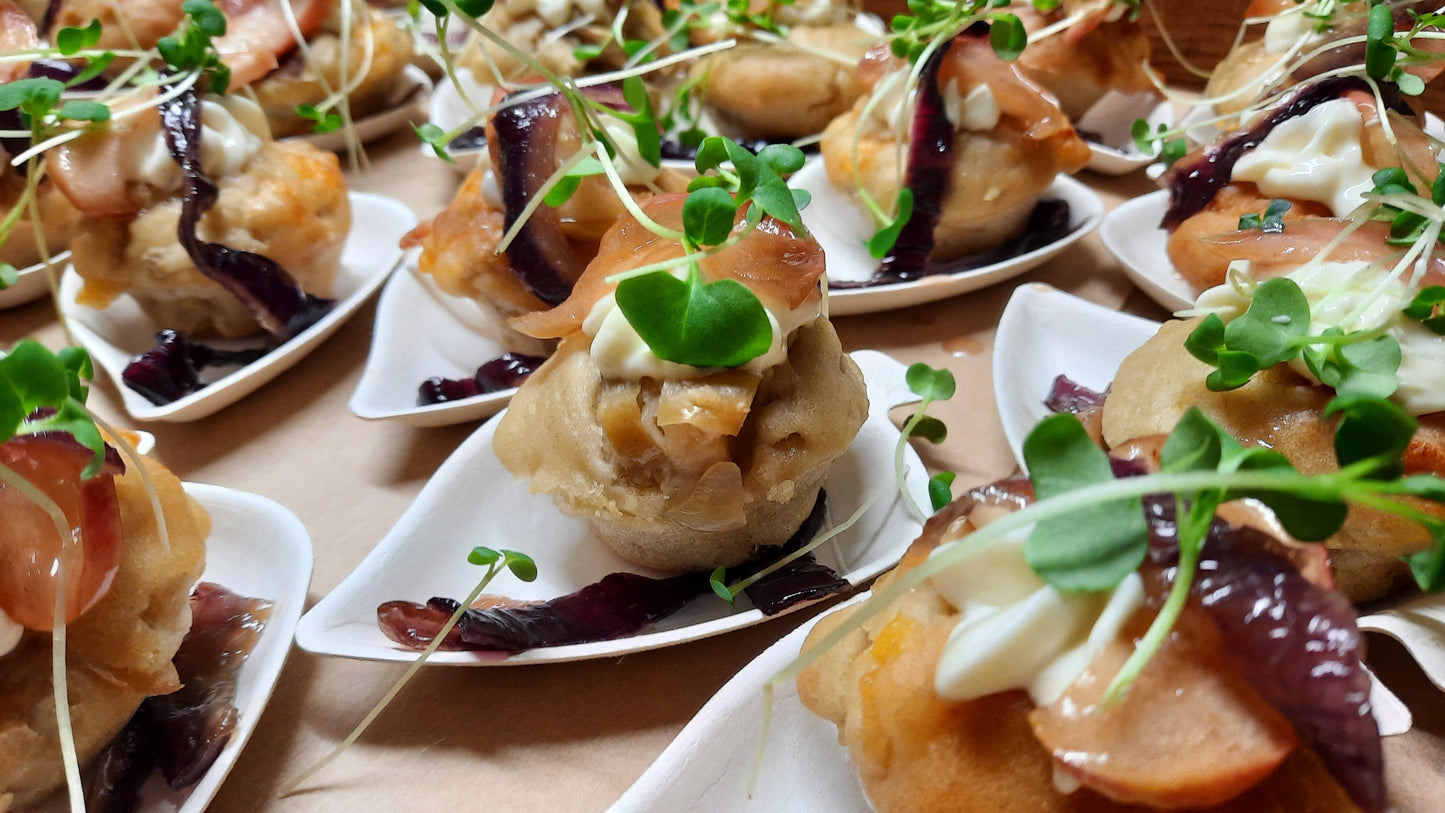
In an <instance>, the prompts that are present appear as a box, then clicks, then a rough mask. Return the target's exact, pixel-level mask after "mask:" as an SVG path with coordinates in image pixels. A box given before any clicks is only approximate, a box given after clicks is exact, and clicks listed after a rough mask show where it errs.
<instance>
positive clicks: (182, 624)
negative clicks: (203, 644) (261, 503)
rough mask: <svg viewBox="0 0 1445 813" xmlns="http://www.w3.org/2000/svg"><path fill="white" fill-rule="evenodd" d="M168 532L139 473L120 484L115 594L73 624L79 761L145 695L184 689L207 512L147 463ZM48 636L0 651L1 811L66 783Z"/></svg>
mask: <svg viewBox="0 0 1445 813" xmlns="http://www.w3.org/2000/svg"><path fill="white" fill-rule="evenodd" d="M145 463H146V470H147V471H148V472H149V473H150V476H151V479H152V480H153V481H154V482H155V486H156V491H157V492H158V493H159V495H160V499H161V507H162V510H163V511H164V513H165V518H166V527H167V529H168V530H169V536H170V547H169V549H167V548H166V547H165V546H164V545H163V543H162V540H161V538H160V535H159V533H158V532H157V529H156V522H155V515H154V513H153V512H152V509H151V502H150V498H149V497H148V496H147V494H146V490H145V487H144V485H143V484H142V481H141V478H140V475H139V474H138V473H137V472H136V471H134V470H131V471H128V472H127V473H126V474H125V475H124V476H122V477H117V478H116V481H115V485H116V496H117V497H118V499H119V501H120V514H121V525H122V527H123V529H124V534H125V542H124V548H123V549H122V556H121V562H120V569H119V571H118V572H117V573H116V575H115V580H114V582H112V584H111V588H110V592H108V593H106V595H105V597H104V598H102V599H101V600H100V602H99V603H97V604H96V605H95V606H94V607H92V608H91V609H90V611H89V612H87V613H86V614H85V615H83V616H81V617H80V618H79V619H77V620H76V621H75V622H74V623H72V624H70V626H69V627H68V630H67V640H66V663H67V673H66V674H67V680H68V681H69V690H70V713H71V720H72V724H73V728H74V731H75V743H76V750H77V753H78V754H79V757H80V760H81V762H82V764H84V763H85V762H87V761H89V760H90V759H91V758H92V757H94V756H95V755H96V754H97V753H98V752H99V751H100V750H101V748H102V747H104V746H105V745H106V744H107V743H108V742H109V741H110V740H111V739H112V738H113V737H114V736H115V735H116V733H117V732H119V731H120V729H121V727H122V726H124V725H125V723H126V721H128V720H129V719H130V717H131V715H132V714H134V713H135V710H136V708H137V707H138V706H139V705H140V702H141V701H142V700H144V699H145V698H146V697H147V696H148V695H153V694H165V693H168V692H172V691H175V690H176V689H177V688H179V684H178V683H177V681H176V671H175V668H174V667H173V666H172V664H171V658H172V656H174V655H175V652H176V649H177V648H178V647H179V646H180V644H181V640H182V639H183V638H185V635H186V632H187V631H188V630H189V629H190V627H191V607H190V593H191V587H192V585H193V584H194V583H195V581H196V579H198V578H200V575H201V570H202V567H203V565H204V562H205V540H206V536H207V534H208V533H209V532H210V517H209V516H208V515H207V514H206V512H205V510H204V509H202V508H201V507H200V505H199V504H197V503H196V502H195V500H193V499H191V498H190V497H189V496H187V495H186V493H185V492H184V491H183V490H182V487H181V482H180V480H178V479H176V477H175V475H173V474H171V473H170V472H169V471H167V470H166V469H165V468H164V467H163V466H161V465H160V464H158V463H154V462H152V461H150V460H146V461H145ZM50 661H51V653H50V635H49V633H41V632H33V631H27V632H26V633H25V637H24V638H22V639H21V642H20V646H19V647H18V648H17V649H16V650H15V651H13V652H11V653H10V654H9V655H6V656H3V657H0V808H3V807H4V799H5V796H6V794H14V800H13V801H14V803H15V804H17V805H19V806H21V807H23V806H25V805H26V804H29V803H31V802H33V801H36V800H37V799H39V798H41V797H43V796H45V795H46V794H49V793H50V792H52V791H54V790H55V789H56V788H58V787H60V785H61V784H62V783H63V782H64V781H65V780H64V775H63V773H62V768H61V762H60V750H59V740H58V738H57V736H56V723H55V701H54V691H53V689H52V687H51V683H50Z"/></svg>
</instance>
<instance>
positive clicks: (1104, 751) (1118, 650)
mask: <svg viewBox="0 0 1445 813" xmlns="http://www.w3.org/2000/svg"><path fill="white" fill-rule="evenodd" d="M1151 615H1152V613H1148V612H1141V613H1140V614H1137V615H1136V616H1135V617H1134V619H1133V620H1132V621H1131V624H1130V625H1129V630H1130V631H1131V632H1134V633H1139V634H1142V632H1143V630H1144V629H1146V628H1147V624H1148V622H1149V620H1150V616H1151ZM1134 640H1135V636H1134V635H1125V636H1120V637H1119V638H1116V639H1115V640H1114V642H1113V643H1112V644H1110V645H1109V646H1108V647H1106V648H1105V649H1104V650H1103V651H1102V652H1101V653H1100V654H1099V655H1098V656H1097V657H1096V658H1095V659H1094V662H1093V663H1091V664H1090V665H1089V668H1088V669H1087V670H1086V671H1085V672H1084V674H1082V675H1081V676H1080V677H1079V678H1078V680H1076V681H1074V683H1073V685H1071V686H1070V687H1069V689H1068V691H1067V692H1065V693H1064V696H1063V697H1061V698H1059V699H1058V700H1057V701H1055V702H1053V703H1050V704H1049V705H1047V706H1043V707H1040V708H1038V709H1035V710H1034V711H1033V712H1031V713H1030V715H1029V720H1030V723H1031V724H1032V725H1033V729H1034V734H1035V736H1037V737H1038V739H1039V742H1040V743H1042V744H1043V746H1044V748H1045V749H1046V750H1047V751H1049V752H1050V753H1051V754H1052V756H1053V758H1054V762H1055V765H1056V767H1058V768H1059V769H1060V770H1062V771H1063V772H1064V773H1067V774H1069V775H1071V776H1073V777H1074V778H1076V779H1078V780H1079V781H1080V782H1081V783H1083V784H1084V785H1085V786H1087V787H1089V788H1092V789H1093V790H1095V791H1098V792H1099V793H1102V794H1104V795H1105V796H1108V797H1110V798H1112V799H1114V800H1116V801H1120V802H1127V803H1137V804H1144V805H1148V806H1151V807H1155V808H1160V809H1175V808H1185V807H1189V808H1193V807H1208V806H1210V805H1216V804H1220V803H1222V802H1225V801H1227V800H1229V799H1232V798H1234V797H1235V796H1238V795H1239V794H1241V793H1243V792H1245V791H1246V790H1248V789H1250V788H1252V787H1254V786H1255V785H1256V784H1258V783H1259V782H1261V781H1262V780H1264V779H1265V777H1267V776H1269V775H1270V774H1271V773H1272V772H1273V771H1274V770H1275V768H1277V767H1278V766H1279V764H1280V763H1281V762H1283V761H1284V759H1285V757H1286V756H1288V755H1289V753H1290V752H1291V751H1292V750H1293V749H1294V748H1295V746H1296V744H1297V739H1296V737H1295V733H1294V730H1293V729H1292V728H1291V727H1290V724H1289V722H1288V721H1287V720H1285V719H1284V717H1283V716H1281V715H1280V713H1279V712H1277V711H1275V710H1274V709H1273V708H1271V707H1270V706H1269V705H1268V704H1267V703H1265V702H1264V700H1262V699H1261V698H1260V697H1259V695H1258V694H1256V693H1255V691H1254V690H1253V689H1252V688H1250V686H1249V684H1247V683H1246V682H1245V681H1244V679H1243V677H1242V676H1240V674H1239V670H1238V669H1237V668H1236V667H1235V665H1234V664H1233V663H1232V662H1231V661H1230V659H1229V656H1228V653H1227V652H1226V651H1225V650H1224V644H1223V641H1222V639H1221V636H1220V635H1219V632H1218V631H1217V630H1216V629H1215V628H1214V625H1213V623H1212V622H1210V620H1209V618H1208V617H1207V616H1205V615H1204V614H1203V613H1202V612H1200V611H1198V610H1197V609H1195V608H1192V607H1191V608H1189V609H1187V610H1186V611H1185V612H1184V614H1183V615H1182V616H1181V618H1180V619H1179V623H1178V624H1176V625H1175V629H1174V631H1173V632H1172V633H1170V636H1169V639H1168V640H1167V641H1166V643H1165V644H1164V645H1163V646H1161V647H1160V648H1159V650H1158V652H1157V653H1155V655H1154V658H1153V659H1152V660H1151V661H1150V662H1149V665H1148V666H1147V667H1146V668H1145V669H1144V671H1143V672H1142V673H1141V674H1140V675H1139V677H1138V679H1137V680H1135V681H1134V684H1133V686H1132V687H1131V688H1130V690H1129V692H1128V693H1127V694H1126V695H1125V696H1124V697H1123V698H1122V699H1121V700H1120V701H1118V702H1116V703H1113V704H1108V705H1105V704H1103V703H1102V702H1101V701H1102V698H1103V695H1104V692H1105V690H1106V689H1107V688H1108V686H1109V682H1110V681H1111V680H1112V679H1113V677H1114V675H1116V674H1118V672H1119V669H1120V668H1121V667H1122V666H1123V664H1124V661H1125V660H1127V659H1128V657H1129V655H1130V654H1131V653H1132V652H1133V650H1134ZM1181 687H1182V688H1181Z"/></svg>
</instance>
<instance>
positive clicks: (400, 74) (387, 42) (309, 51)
mask: <svg viewBox="0 0 1445 813" xmlns="http://www.w3.org/2000/svg"><path fill="white" fill-rule="evenodd" d="M283 1H286V0H283ZM309 5H310V6H319V7H322V8H326V7H327V6H328V5H329V6H330V13H328V14H325V15H324V16H322V21H321V24H320V25H319V26H317V27H316V28H315V30H314V32H309V31H308V32H307V33H306V40H305V41H303V42H301V43H299V44H298V45H297V46H296V47H295V49H294V50H292V51H291V52H290V53H288V54H286V55H284V56H283V57H282V58H281V60H280V62H279V63H278V64H277V65H276V67H275V69H274V70H271V71H270V72H269V73H267V74H265V75H264V76H262V77H260V78H259V79H257V80H256V81H255V82H254V83H252V84H251V90H252V91H253V92H254V93H255V97H256V101H257V102H258V103H259V104H260V105H261V108H262V109H263V110H264V111H265V112H266V120H267V121H268V122H270V125H271V131H272V133H273V134H274V135H275V136H276V137H277V138H285V137H287V136H296V135H303V134H305V133H309V132H311V131H312V130H313V129H315V128H317V127H318V125H320V126H321V129H327V128H328V127H330V124H326V123H324V122H325V118H326V115H327V111H328V110H333V109H339V110H341V111H344V113H337V114H334V115H337V116H339V117H341V118H349V119H351V120H360V119H364V118H366V117H367V116H371V115H375V114H377V113H380V112H382V111H384V110H385V109H386V108H387V106H388V105H391V104H393V103H395V101H396V98H397V93H398V90H399V89H400V88H402V87H403V83H404V82H406V81H408V80H407V78H406V74H405V72H404V71H403V68H405V67H406V65H407V64H408V63H410V62H411V59H412V56H413V40H412V36H411V34H409V33H408V32H407V31H405V30H403V29H402V28H401V27H400V26H398V25H397V24H396V21H395V19H394V18H392V17H390V16H388V15H386V14H384V13H382V12H381V11H380V10H378V9H373V8H369V7H366V6H359V5H357V4H349V0H338V1H337V2H335V3H333V4H328V3H326V2H324V1H323V0H310V3H309ZM305 10H306V9H305V8H303V11H305ZM300 13H301V12H297V14H298V16H299V14H300ZM311 13H312V14H314V12H311ZM222 53H223V54H224V51H223V52H222ZM332 123H333V124H335V123H339V122H337V120H336V119H332Z"/></svg>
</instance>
